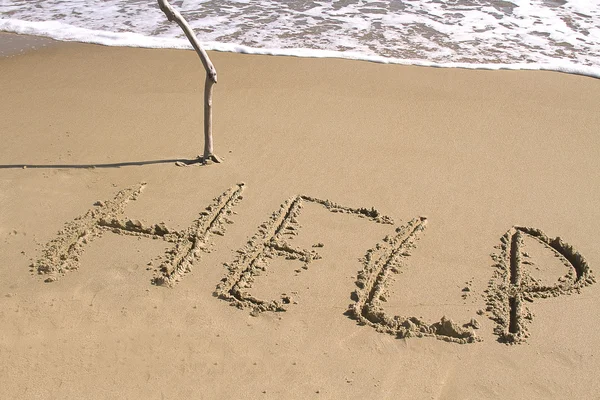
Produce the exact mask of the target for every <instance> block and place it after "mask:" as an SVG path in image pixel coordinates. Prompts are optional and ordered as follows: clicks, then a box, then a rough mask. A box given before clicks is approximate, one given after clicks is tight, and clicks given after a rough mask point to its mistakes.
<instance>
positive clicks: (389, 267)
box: [348, 217, 480, 343]
mask: <svg viewBox="0 0 600 400" xmlns="http://www.w3.org/2000/svg"><path fill="white" fill-rule="evenodd" d="M426 224H427V219H426V218H424V217H420V218H415V219H413V220H411V221H410V222H408V224H406V225H405V226H403V227H400V228H397V229H396V234H395V235H393V236H386V237H385V238H384V239H383V241H381V242H379V243H377V245H376V246H375V247H374V248H372V249H370V250H368V251H367V253H366V255H365V257H364V258H363V260H362V262H363V269H362V270H361V271H359V273H358V276H357V280H356V286H357V287H358V289H357V290H356V291H355V292H354V293H353V299H354V300H355V303H353V304H351V305H350V308H349V310H348V313H349V314H350V315H351V316H352V317H353V318H355V319H356V320H358V321H359V323H360V324H362V325H369V326H372V327H373V328H375V329H376V330H377V331H379V332H385V333H389V334H393V335H396V336H397V337H399V338H408V337H426V336H431V337H436V338H438V339H441V340H445V341H449V342H456V343H472V342H475V341H478V340H480V339H479V338H478V337H477V336H476V335H475V334H474V333H473V332H472V331H471V330H469V329H465V328H463V327H461V326H459V325H457V324H456V323H454V322H453V321H452V320H451V319H448V318H446V317H442V319H441V321H439V322H436V323H434V324H429V323H427V322H425V321H423V320H422V319H421V318H416V317H401V316H393V317H392V316H389V315H387V313H386V312H385V311H384V309H383V307H382V302H385V301H386V296H387V287H388V285H389V282H390V279H391V275H392V274H394V273H398V272H399V270H400V268H402V267H403V265H404V259H405V258H406V257H407V256H409V255H410V254H409V251H410V249H412V248H414V247H415V241H416V240H418V234H419V233H421V232H422V231H423V230H424V229H425V226H426Z"/></svg>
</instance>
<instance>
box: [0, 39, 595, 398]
mask: <svg viewBox="0 0 600 400" xmlns="http://www.w3.org/2000/svg"><path fill="white" fill-rule="evenodd" d="M10 55H11V56H6V57H0V68H1V70H2V74H0V87H1V88H2V97H1V99H2V100H1V101H2V107H0V116H1V118H0V132H1V141H2V145H1V146H0V254H1V255H2V258H1V259H0V326H1V328H0V357H1V359H2V363H0V398H6V399H54V398H60V399H123V398H127V399H184V398H185V399H196V398H206V399H210V398H242V399H254V398H272V399H280V398H303V399H304V398H356V399H359V398H363V399H364V398H382V399H387V398H424V399H425V398H427V399H429V398H430V399H458V398H460V399H482V398H486V399H503V398H519V399H564V398H584V399H592V398H595V397H596V396H597V393H598V392H599V390H600V384H599V383H598V380H597V379H596V376H597V374H598V372H599V371H600V350H599V349H600V339H599V338H598V335H597V334H596V330H595V328H593V327H594V326H598V324H599V323H600V314H598V312H597V310H598V308H599V307H600V285H598V284H594V283H595V280H594V272H593V271H595V270H597V269H598V265H600V248H599V247H598V234H599V232H600V208H599V207H598V199H599V198H600V175H599V174H598V171H600V157H598V154H599V150H600V135H599V134H598V133H599V132H598V126H600V114H599V113H598V105H599V104H600V81H599V80H597V79H593V78H588V77H583V76H575V75H568V74H561V73H555V72H531V71H482V70H461V69H441V68H424V67H406V66H398V65H384V64H376V63H369V62H360V61H349V60H339V59H308V58H295V57H272V56H255V55H243V54H231V53H218V52H211V53H210V56H211V58H212V59H213V62H214V64H215V66H216V68H217V70H218V73H219V81H218V84H217V85H216V86H215V89H214V90H215V99H214V124H215V125H214V140H215V153H216V154H217V155H219V156H221V157H222V158H223V159H224V162H223V163H221V164H213V165H208V166H187V167H178V166H176V165H175V163H176V161H182V160H190V159H193V158H194V157H196V156H197V155H198V154H200V153H201V151H202V146H203V140H202V124H203V120H202V93H203V83H204V71H203V69H202V67H201V64H200V61H199V60H198V57H197V55H196V54H195V53H194V52H193V51H183V50H157V49H136V48H116V47H103V46H98V45H89V44H77V43H61V44H60V45H53V46H47V47H44V48H42V49H37V50H35V51H26V52H19V51H11V52H10ZM207 207H208V208H207ZM89 210H91V211H89ZM65 224H67V225H65ZM513 227H527V228H523V229H520V228H513ZM538 230H539V231H538ZM59 231H60V232H59ZM544 235H545V236H544ZM556 237H560V238H561V239H562V241H561V240H555V239H554V238H556ZM579 256H582V257H584V258H585V262H584V261H583V259H582V258H581V257H579ZM61 257H62V258H61ZM186 257H187V258H186ZM377 257H381V258H377ZM578 257H579V258H578ZM46 281H49V282H46ZM512 299H517V300H514V301H513V300H512ZM369 310H370V311H369ZM395 316H398V317H397V318H394V317H395ZM411 317H412V319H411ZM507 342H508V343H507ZM513 342H518V343H513Z"/></svg>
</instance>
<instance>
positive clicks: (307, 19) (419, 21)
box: [0, 0, 600, 78]
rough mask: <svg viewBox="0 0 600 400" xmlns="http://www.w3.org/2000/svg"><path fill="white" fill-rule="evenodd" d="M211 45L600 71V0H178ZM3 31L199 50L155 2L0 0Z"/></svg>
mask: <svg viewBox="0 0 600 400" xmlns="http://www.w3.org/2000/svg"><path fill="white" fill-rule="evenodd" d="M171 4H172V5H173V6H174V7H175V8H177V9H178V10H179V11H180V12H181V14H182V15H183V16H184V17H185V18H186V19H187V20H188V22H189V23H190V25H191V26H192V28H193V29H194V30H195V32H196V33H197V36H198V38H199V40H200V41H201V42H202V43H203V44H204V45H205V46H206V47H207V48H208V49H212V50H220V51H232V52H243V53H255V54H278V55H290V56H304V57H341V58H351V59H360V60H370V61H378V62H386V63H398V64H411V65H431V66H440V67H463V68H480V69H542V70H554V71H562V72H567V73H575V74H583V75H588V76H593V77H597V78H600V0H512V1H504V0H388V1H370V0H330V1H316V0H287V1H285V0H172V1H171ZM0 30H3V31H8V32H15V33H22V34H33V35H40V36H48V37H51V38H54V39H58V40H69V41H80V42H88V43H99V44H104V45H108V46H131V47H158V48H165V47H167V48H191V46H190V44H189V43H188V41H187V39H186V38H185V36H184V35H183V32H182V31H181V29H180V28H179V27H178V26H177V24H175V23H169V22H168V21H167V20H166V18H165V16H164V14H163V13H162V12H161V11H160V9H159V8H158V5H157V3H156V1H155V0H102V1H100V0H0Z"/></svg>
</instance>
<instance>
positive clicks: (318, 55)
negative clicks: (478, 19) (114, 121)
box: [0, 31, 600, 79]
mask: <svg viewBox="0 0 600 400" xmlns="http://www.w3.org/2000/svg"><path fill="white" fill-rule="evenodd" d="M2 34H4V35H14V36H22V37H30V38H32V39H33V41H29V40H27V39H25V40H24V42H23V44H22V45H21V46H25V47H32V46H34V44H35V42H38V41H39V42H40V43H42V45H43V46H45V45H48V44H51V43H54V44H56V43H79V44H92V45H101V46H107V47H125V48H141V49H162V50H164V49H170V50H193V49H192V47H191V45H190V44H189V42H188V41H187V39H181V40H177V41H176V40H172V39H170V40H167V41H165V42H164V43H160V45H159V44H155V45H150V42H148V44H147V45H134V44H133V42H132V43H129V42H127V41H125V42H123V41H122V40H121V39H118V38H116V37H115V38H113V39H112V40H108V39H106V38H104V40H105V41H102V40H99V39H98V40H89V41H78V40H72V39H70V38H69V39H67V38H56V39H55V38H52V37H51V36H38V35H30V34H19V33H12V32H3V31H0V35H2ZM127 35H133V36H134V37H137V36H136V34H131V33H128V34H127ZM117 36H118V35H117ZM107 40H108V41H107ZM38 44H39V43H38ZM203 45H204V47H205V48H206V50H209V51H216V52H223V53H233V54H248V55H266V56H277V57H298V58H315V59H339V60H351V61H366V62H373V63H377V64H389V65H402V66H414V67H429V68H450V69H465V70H475V71H479V70H481V71H548V72H558V73H564V74H568V75H579V76H585V77H589V78H593V79H600V69H598V68H596V67H591V66H586V65H578V64H571V63H570V62H563V61H562V60H561V61H559V60H556V62H557V63H558V64H553V65H550V64H537V63H522V64H471V63H454V62H453V63H435V62H428V61H422V60H408V59H396V58H388V57H383V56H374V55H373V56H368V55H364V54H360V53H353V52H342V51H330V50H315V49H302V48H299V49H269V48H254V47H248V46H244V45H237V44H226V43H209V44H207V43H204V44H203ZM1 49H2V45H1V44H0V56H2V50H1ZM17 50H20V47H19V48H17Z"/></svg>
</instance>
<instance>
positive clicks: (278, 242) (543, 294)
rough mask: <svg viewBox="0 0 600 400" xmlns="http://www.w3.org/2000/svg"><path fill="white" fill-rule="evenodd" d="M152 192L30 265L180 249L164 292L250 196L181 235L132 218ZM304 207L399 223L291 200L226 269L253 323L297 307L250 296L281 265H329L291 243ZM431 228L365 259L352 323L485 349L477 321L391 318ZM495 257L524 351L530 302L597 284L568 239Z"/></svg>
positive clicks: (130, 195) (514, 339) (370, 212)
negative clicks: (95, 246) (102, 245)
mask: <svg viewBox="0 0 600 400" xmlns="http://www.w3.org/2000/svg"><path fill="white" fill-rule="evenodd" d="M145 185H146V184H145V183H141V184H138V185H136V186H134V187H131V188H128V189H124V190H121V191H119V192H118V193H117V194H116V196H115V197H114V199H112V200H107V201H105V202H102V201H98V202H96V203H95V204H94V208H92V209H90V210H88V211H87V212H86V213H85V214H84V215H82V216H80V217H77V218H75V219H74V220H73V221H71V222H68V223H66V224H65V227H64V228H63V229H62V230H61V231H59V232H58V235H57V237H56V238H55V239H53V240H51V241H50V242H49V243H48V244H47V245H46V247H45V248H44V250H43V251H42V257H40V259H39V260H37V261H36V262H35V263H34V264H32V265H31V267H32V268H33V270H37V272H38V274H41V275H42V274H43V275H48V276H47V278H46V279H45V281H46V282H53V281H55V280H57V279H58V278H59V276H61V275H64V274H65V273H66V272H68V271H70V270H75V269H78V268H79V257H80V256H81V254H82V253H83V250H84V248H85V245H87V244H88V243H89V242H90V241H92V240H94V239H96V238H99V237H101V236H102V235H103V234H104V233H106V232H111V233H115V234H120V235H133V236H138V237H145V238H151V239H161V240H164V241H167V242H170V243H172V244H173V245H172V247H171V248H170V249H169V250H167V251H166V257H165V260H164V261H163V262H162V263H161V265H160V267H159V268H158V269H157V270H156V272H157V273H156V276H155V277H154V278H153V279H152V283H154V284H156V285H163V286H172V285H173V284H174V283H175V282H177V281H179V280H180V279H181V277H182V276H183V275H184V274H185V273H187V272H190V271H191V269H192V266H193V264H194V263H195V261H196V260H197V259H198V258H199V256H200V254H201V253H203V252H208V251H210V248H211V246H212V245H213V244H212V242H211V238H212V237H213V236H214V235H220V236H223V235H224V234H225V226H226V224H231V223H233V221H232V220H231V219H230V218H231V217H232V215H233V214H235V212H234V211H233V210H232V208H233V207H234V206H235V205H236V204H237V203H238V202H239V201H240V200H242V198H243V197H242V192H243V190H244V187H245V186H244V184H243V183H240V184H237V185H234V186H233V187H231V188H229V189H228V190H226V191H225V192H224V193H222V194H221V195H220V196H218V197H217V198H215V199H214V201H213V203H211V204H210V205H209V206H207V207H206V208H205V209H204V210H203V211H202V212H200V214H199V217H198V218H197V219H195V220H194V221H192V223H191V225H190V226H189V227H188V228H186V229H184V230H181V231H176V230H173V229H170V228H168V227H166V226H165V224H164V223H158V224H144V223H142V222H140V221H139V220H132V219H128V218H125V217H124V216H123V214H124V212H125V206H126V205H127V203H128V202H129V201H133V200H136V199H137V198H138V196H139V195H140V194H141V192H142V190H143V189H144V187H145ZM305 203H309V204H316V205H319V206H322V207H324V208H325V209H326V210H328V211H330V212H332V213H335V214H342V215H344V214H345V215H350V216H355V217H359V218H364V219H366V220H368V221H371V222H374V223H378V224H386V225H393V224H394V221H393V220H392V218H390V217H388V216H385V215H382V214H381V213H380V212H379V211H377V210H375V209H374V208H371V209H368V208H351V207H346V206H342V205H340V204H337V203H334V202H331V201H329V200H321V199H318V198H315V197H310V196H306V195H297V196H295V197H292V198H290V199H288V200H286V201H285V202H284V203H283V204H282V205H281V207H280V208H279V210H277V211H276V212H274V213H273V214H272V216H271V218H270V219H269V220H268V221H267V222H265V223H263V224H261V225H260V226H259V228H258V231H257V233H256V234H255V235H253V236H252V237H251V238H250V239H249V240H248V242H247V244H246V246H244V247H243V248H242V249H240V250H238V251H237V253H238V256H237V258H236V259H235V260H234V261H233V262H232V263H231V264H225V265H226V266H227V268H228V271H229V272H228V274H227V276H226V277H225V278H223V279H222V280H221V283H220V284H219V285H218V286H217V290H216V292H215V295H216V296H218V297H219V298H221V299H223V300H226V301H228V302H230V303H231V305H233V306H236V307H238V308H250V309H251V314H252V315H254V316H256V315H258V314H259V313H261V312H265V311H271V312H281V311H286V310H287V306H288V305H289V304H290V303H291V300H290V298H289V297H286V296H283V297H282V298H281V299H276V300H263V299H258V298H256V297H254V296H252V295H251V294H250V293H249V292H248V290H249V288H251V287H252V283H253V282H254V280H255V279H256V278H257V277H258V276H259V275H260V272H261V271H265V270H266V268H267V267H268V266H269V263H270V260H272V259H274V258H276V257H283V258H285V259H287V260H299V261H301V262H302V263H303V266H302V268H301V269H299V270H298V271H301V270H306V269H308V267H309V264H310V263H311V262H312V261H314V260H318V259H320V258H321V255H320V254H319V253H318V252H317V251H316V250H307V249H301V248H296V247H294V246H292V245H291V244H290V241H291V240H293V238H294V237H295V236H296V235H298V231H299V229H300V227H301V226H300V224H299V222H298V218H299V217H300V214H301V211H302V208H303V205H304V204H305ZM426 226H427V219H426V218H425V217H419V218H415V219H413V220H411V221H409V222H408V223H407V224H406V225H404V226H400V227H397V228H396V229H395V232H394V234H391V235H387V236H386V237H384V238H383V239H382V240H381V241H380V242H378V243H377V244H376V245H375V246H374V247H373V248H371V249H369V250H367V252H366V254H365V256H364V257H363V258H362V259H361V262H362V264H363V269H362V270H361V271H359V273H358V276H357V280H356V286H357V289H356V290H355V291H354V292H353V293H352V299H353V300H354V301H355V302H354V303H353V304H351V305H350V307H349V309H348V312H347V314H348V315H350V316H351V317H352V318H354V319H356V320H357V321H358V322H359V324H361V325H369V326H372V327H373V328H375V329H376V330H377V331H379V332H384V333H389V334H393V335H396V336H397V337H399V338H408V337H427V336H429V337H435V338H437V339H440V340H444V341H449V342H456V343H473V342H477V341H480V340H481V339H480V338H479V337H477V336H476V335H475V334H474V332H473V331H472V330H471V329H469V328H475V326H474V324H473V320H471V322H469V323H466V324H463V325H462V326H460V325H458V324H456V323H454V322H453V321H452V320H451V319H448V318H446V317H442V319H441V320H440V321H439V322H436V323H433V324H429V323H427V322H425V321H423V319H422V318H417V317H402V316H389V315H387V314H386V312H385V311H384V308H383V307H382V303H383V302H385V301H386V300H387V296H388V290H387V288H388V286H389V283H390V279H391V276H392V275H393V274H397V273H399V272H400V270H401V268H404V267H405V260H406V259H407V257H409V256H410V250H411V249H413V248H415V246H416V244H415V242H416V241H417V240H418V239H419V235H420V234H421V233H422V232H423V231H424V230H425V228H426ZM524 237H527V238H530V239H531V240H534V241H535V242H537V243H539V244H541V245H542V246H543V247H544V248H546V249H548V250H549V251H551V252H553V253H554V255H555V256H556V257H558V258H559V259H560V260H561V262H562V263H563V265H564V266H565V267H567V268H568V272H567V273H566V274H565V275H564V276H561V277H560V278H559V279H558V283H555V284H552V285H545V284H543V283H542V282H541V281H540V280H539V279H536V278H534V277H532V276H531V274H530V273H529V272H528V271H527V268H526V266H527V265H532V262H530V261H527V260H524V259H526V258H528V257H529V254H528V253H527V252H525V251H523V249H524V242H523V238H524ZM321 246H322V244H317V245H315V246H313V247H316V248H319V247H321ZM493 258H494V261H495V262H496V264H495V268H496V270H495V271H494V274H493V277H492V279H491V280H490V282H489V288H488V290H487V311H488V312H489V315H490V318H491V319H492V320H494V321H495V322H496V323H497V326H496V328H495V330H494V332H495V333H496V334H497V335H498V336H499V340H500V341H502V342H505V343H520V342H523V341H525V340H526V339H527V337H528V336H529V333H528V330H527V326H528V324H530V323H531V320H532V318H533V314H532V313H531V311H530V310H529V309H528V308H527V307H526V306H525V305H524V301H528V302H533V300H534V299H540V298H547V297H557V296H560V295H563V294H572V293H579V292H580V290H581V289H582V288H583V287H585V286H587V285H591V284H593V283H595V279H594V277H593V275H592V271H591V270H590V268H589V265H588V263H587V261H586V260H585V258H584V257H583V256H582V255H581V254H580V253H579V252H577V251H576V250H575V249H574V248H573V247H572V246H571V245H569V244H567V243H565V242H564V241H563V240H562V239H560V238H558V237H557V238H554V239H551V238H549V237H548V236H546V235H545V234H544V233H543V232H542V231H540V230H539V229H535V228H526V227H513V228H511V229H510V230H509V231H508V232H507V233H506V234H505V235H504V236H503V237H502V239H501V246H500V254H495V255H493Z"/></svg>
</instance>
